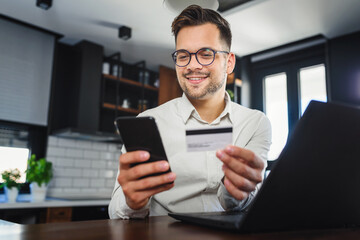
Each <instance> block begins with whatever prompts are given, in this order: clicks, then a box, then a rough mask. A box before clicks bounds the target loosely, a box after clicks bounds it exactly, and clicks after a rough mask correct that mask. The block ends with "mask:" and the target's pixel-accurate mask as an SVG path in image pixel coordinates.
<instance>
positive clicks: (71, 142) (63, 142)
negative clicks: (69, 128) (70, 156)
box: [58, 138, 76, 148]
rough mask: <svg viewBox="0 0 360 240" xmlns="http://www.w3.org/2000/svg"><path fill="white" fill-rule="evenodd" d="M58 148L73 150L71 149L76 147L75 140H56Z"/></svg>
mask: <svg viewBox="0 0 360 240" xmlns="http://www.w3.org/2000/svg"><path fill="white" fill-rule="evenodd" d="M58 146H60V147H70V148H73V147H75V146H76V140H73V139H67V138H59V139H58Z"/></svg>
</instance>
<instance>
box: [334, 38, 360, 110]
mask: <svg viewBox="0 0 360 240" xmlns="http://www.w3.org/2000/svg"><path fill="white" fill-rule="evenodd" d="M359 43H360V32H357V33H354V34H349V35H345V36H342V37H338V38H335V39H332V40H330V42H329V56H330V57H329V73H330V83H331V89H330V93H331V100H332V101H336V102H342V103H347V104H351V105H355V106H360V45H359Z"/></svg>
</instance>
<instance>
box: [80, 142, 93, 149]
mask: <svg viewBox="0 0 360 240" xmlns="http://www.w3.org/2000/svg"><path fill="white" fill-rule="evenodd" d="M76 148H79V149H92V142H91V141H80V140H78V141H76Z"/></svg>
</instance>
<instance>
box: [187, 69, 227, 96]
mask: <svg viewBox="0 0 360 240" xmlns="http://www.w3.org/2000/svg"><path fill="white" fill-rule="evenodd" d="M193 73H194V72H188V73H186V74H183V75H182V78H183V79H185V80H184V81H181V82H180V87H181V89H182V90H183V92H184V93H185V95H186V96H187V97H188V98H191V99H195V100H198V99H203V98H205V97H206V96H212V95H214V94H215V93H216V92H217V91H218V90H219V89H221V88H222V87H223V86H224V84H225V81H226V74H225V73H224V74H222V75H224V76H223V79H220V80H219V81H216V79H212V74H211V73H207V74H205V75H206V76H207V78H208V81H209V82H208V84H207V85H206V86H203V87H200V86H190V85H189V86H188V85H187V84H186V78H187V76H188V75H191V74H193ZM215 78H216V77H215Z"/></svg>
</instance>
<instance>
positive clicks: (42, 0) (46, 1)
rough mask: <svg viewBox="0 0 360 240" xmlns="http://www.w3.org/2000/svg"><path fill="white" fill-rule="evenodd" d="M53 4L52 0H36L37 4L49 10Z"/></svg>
mask: <svg viewBox="0 0 360 240" xmlns="http://www.w3.org/2000/svg"><path fill="white" fill-rule="evenodd" d="M51 5H52V0H36V6H38V7H39V8H42V9H44V10H48V9H49V8H50V7H51Z"/></svg>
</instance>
